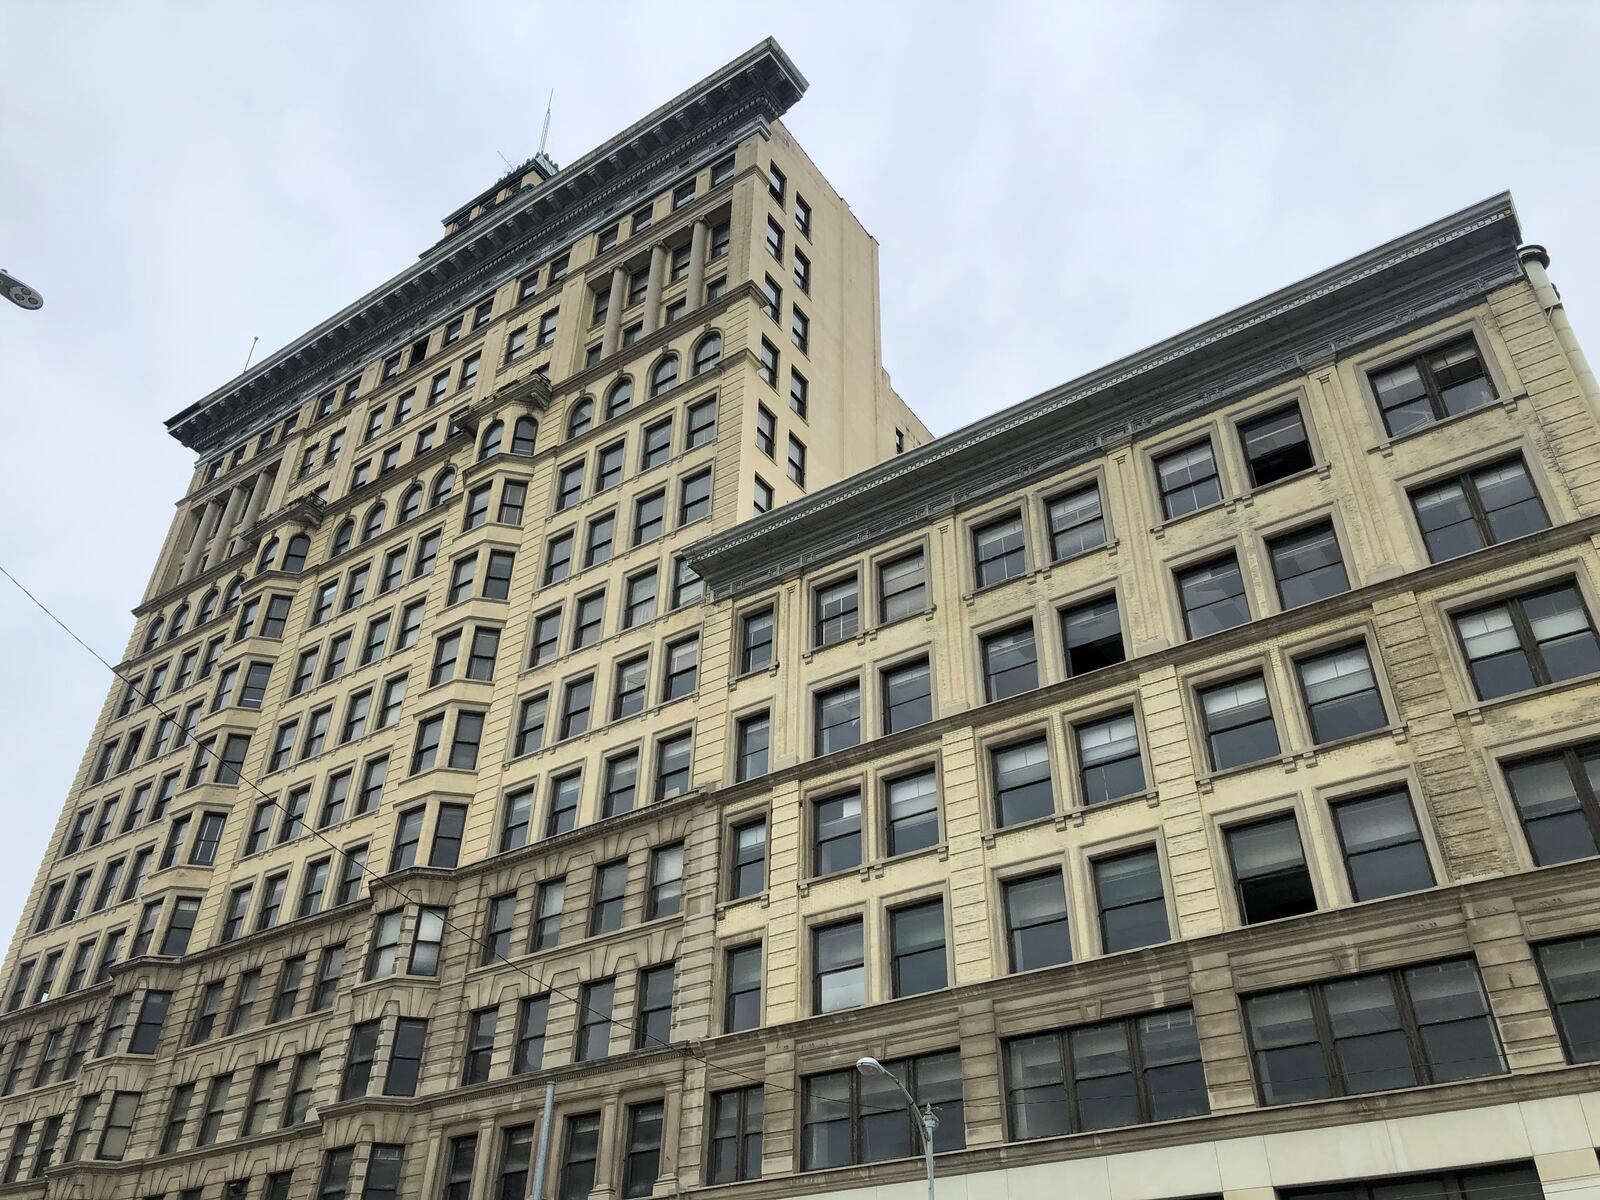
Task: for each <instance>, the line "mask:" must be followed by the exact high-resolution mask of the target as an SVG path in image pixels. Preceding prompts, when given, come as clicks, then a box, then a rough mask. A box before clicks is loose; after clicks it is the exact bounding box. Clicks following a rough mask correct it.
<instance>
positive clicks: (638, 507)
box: [633, 492, 667, 546]
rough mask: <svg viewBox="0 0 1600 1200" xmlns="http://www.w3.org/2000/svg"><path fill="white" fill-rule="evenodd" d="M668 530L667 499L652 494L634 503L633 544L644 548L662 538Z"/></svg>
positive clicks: (659, 494)
mask: <svg viewBox="0 0 1600 1200" xmlns="http://www.w3.org/2000/svg"><path fill="white" fill-rule="evenodd" d="M666 528H667V497H666V493H664V492H651V493H650V494H649V495H647V496H640V497H639V498H638V499H636V500H635V501H634V502H633V544H634V545H635V546H642V545H644V543H646V542H651V541H654V540H655V539H656V538H658V537H660V536H661V535H662V534H663V533H664V532H666Z"/></svg>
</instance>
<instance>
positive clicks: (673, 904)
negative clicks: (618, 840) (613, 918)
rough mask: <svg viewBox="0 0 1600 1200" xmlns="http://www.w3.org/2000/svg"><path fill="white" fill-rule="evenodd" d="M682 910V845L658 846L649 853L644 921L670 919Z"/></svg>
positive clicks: (679, 843)
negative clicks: (648, 883)
mask: <svg viewBox="0 0 1600 1200" xmlns="http://www.w3.org/2000/svg"><path fill="white" fill-rule="evenodd" d="M682 908H683V843H681V842H674V843H673V844H672V845H670V846H660V847H657V848H656V849H655V850H653V851H651V853H650V894H649V898H648V900H647V901H646V903H645V910H644V915H645V920H647V921H653V920H655V919H656V918H658V917H670V916H673V915H674V914H675V913H677V912H678V911H679V910H681V909H682Z"/></svg>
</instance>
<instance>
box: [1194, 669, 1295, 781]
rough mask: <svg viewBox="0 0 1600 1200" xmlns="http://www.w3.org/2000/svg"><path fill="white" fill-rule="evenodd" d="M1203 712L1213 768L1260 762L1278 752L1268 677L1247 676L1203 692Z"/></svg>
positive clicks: (1219, 768) (1221, 769)
mask: <svg viewBox="0 0 1600 1200" xmlns="http://www.w3.org/2000/svg"><path fill="white" fill-rule="evenodd" d="M1199 695H1200V713H1201V718H1202V721H1203V723H1204V725H1205V731H1206V745H1207V749H1208V750H1209V752H1210V756H1211V769H1212V770H1213V771H1226V770H1228V769H1230V768H1232V767H1238V766H1244V765H1246V764H1248V763H1253V762H1260V761H1261V760H1262V759H1266V758H1273V757H1275V756H1276V755H1277V754H1278V731H1277V727H1276V726H1275V725H1274V724H1273V719H1272V703H1271V701H1270V700H1269V699H1268V697H1267V684H1266V680H1265V679H1264V678H1263V677H1262V676H1260V675H1246V676H1244V677H1242V678H1240V679H1234V680H1231V681H1229V682H1227V683H1219V684H1216V685H1214V686H1212V687H1208V688H1203V689H1201V691H1200V694H1199Z"/></svg>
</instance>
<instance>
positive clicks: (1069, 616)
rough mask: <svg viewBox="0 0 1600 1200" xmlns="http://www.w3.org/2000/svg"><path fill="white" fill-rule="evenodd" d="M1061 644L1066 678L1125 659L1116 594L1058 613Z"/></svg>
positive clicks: (1113, 664) (1096, 669)
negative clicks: (1064, 657)
mask: <svg viewBox="0 0 1600 1200" xmlns="http://www.w3.org/2000/svg"><path fill="white" fill-rule="evenodd" d="M1061 641H1062V645H1063V646H1064V647H1065V650H1066V666H1067V674H1068V675H1074V676H1076V675H1087V674H1088V673H1089V672H1090V671H1098V670H1100V669H1101V668H1102V667H1110V666H1115V665H1116V664H1117V663H1119V662H1122V661H1124V660H1125V659H1126V658H1127V653H1126V651H1125V650H1124V648H1123V644H1122V617H1121V613H1120V612H1119V611H1118V608H1117V597H1116V595H1115V594H1112V595H1109V596H1102V597H1100V599H1098V600H1091V601H1089V602H1088V603H1085V604H1079V605H1075V606H1074V607H1072V608H1064V609H1062V610H1061Z"/></svg>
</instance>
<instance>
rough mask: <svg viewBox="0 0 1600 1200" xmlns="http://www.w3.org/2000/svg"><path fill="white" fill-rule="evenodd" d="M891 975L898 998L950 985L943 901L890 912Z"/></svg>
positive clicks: (894, 993)
mask: <svg viewBox="0 0 1600 1200" xmlns="http://www.w3.org/2000/svg"><path fill="white" fill-rule="evenodd" d="M889 972H890V981H891V984H892V988H893V995H895V996H897V997H898V996H918V995H921V994H922V993H923V992H932V991H937V990H938V989H939V988H942V987H944V986H946V985H947V984H948V983H949V981H950V980H949V972H948V968H947V965H946V961H945V938H944V901H943V900H942V899H935V900H925V901H922V902H921V903H918V904H907V905H905V906H903V907H901V908H894V909H890V910H889Z"/></svg>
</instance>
